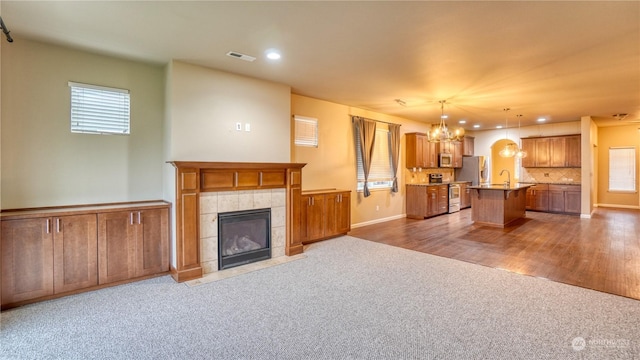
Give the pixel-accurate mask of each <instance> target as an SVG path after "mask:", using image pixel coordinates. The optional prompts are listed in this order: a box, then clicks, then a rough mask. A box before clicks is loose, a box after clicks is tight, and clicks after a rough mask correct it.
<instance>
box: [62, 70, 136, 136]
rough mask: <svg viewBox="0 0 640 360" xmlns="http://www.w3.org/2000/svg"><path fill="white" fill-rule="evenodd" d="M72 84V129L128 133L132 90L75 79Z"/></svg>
mask: <svg viewBox="0 0 640 360" xmlns="http://www.w3.org/2000/svg"><path fill="white" fill-rule="evenodd" d="M69 87H70V88H71V132H74V133H88V134H117V135H129V133H130V117H129V115H130V99H129V90H124V89H115V88H109V87H104V86H98V85H89V84H80V83H74V82H69Z"/></svg>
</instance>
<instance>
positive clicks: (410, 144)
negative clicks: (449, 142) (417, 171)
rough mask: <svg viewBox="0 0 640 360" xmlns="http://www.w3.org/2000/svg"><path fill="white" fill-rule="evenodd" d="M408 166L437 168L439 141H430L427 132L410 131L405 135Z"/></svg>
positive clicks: (409, 167)
mask: <svg viewBox="0 0 640 360" xmlns="http://www.w3.org/2000/svg"><path fill="white" fill-rule="evenodd" d="M405 148H406V164H405V165H406V168H408V169H411V168H423V169H428V168H437V167H438V148H437V143H434V142H430V141H429V138H428V137H427V134H423V133H408V134H406V135H405Z"/></svg>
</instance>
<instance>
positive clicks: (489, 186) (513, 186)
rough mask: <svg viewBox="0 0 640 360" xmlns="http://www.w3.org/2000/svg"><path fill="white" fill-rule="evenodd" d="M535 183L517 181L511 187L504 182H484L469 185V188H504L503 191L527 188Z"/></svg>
mask: <svg viewBox="0 0 640 360" xmlns="http://www.w3.org/2000/svg"><path fill="white" fill-rule="evenodd" d="M533 185H534V184H523V183H516V184H515V185H511V186H509V187H507V186H505V185H504V184H483V185H478V186H468V187H467V188H469V189H478V190H502V191H509V190H520V189H526V188H528V187H531V186H533Z"/></svg>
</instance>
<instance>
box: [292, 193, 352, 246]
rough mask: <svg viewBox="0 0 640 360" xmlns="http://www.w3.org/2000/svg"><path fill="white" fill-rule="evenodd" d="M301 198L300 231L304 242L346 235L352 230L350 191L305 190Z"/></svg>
mask: <svg viewBox="0 0 640 360" xmlns="http://www.w3.org/2000/svg"><path fill="white" fill-rule="evenodd" d="M300 199H301V202H300V224H301V225H300V229H299V232H300V238H301V241H302V243H303V244H307V243H311V242H314V241H319V240H324V239H328V238H331V237H335V236H339V235H344V234H346V233H348V232H349V231H350V230H351V192H350V191H346V190H335V189H331V190H318V191H313V190H312V191H303V192H302V195H301V197H300Z"/></svg>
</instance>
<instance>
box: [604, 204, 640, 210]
mask: <svg viewBox="0 0 640 360" xmlns="http://www.w3.org/2000/svg"><path fill="white" fill-rule="evenodd" d="M596 206H597V207H606V208H618V209H633V210H640V206H637V205H618V204H598V205H596Z"/></svg>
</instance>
